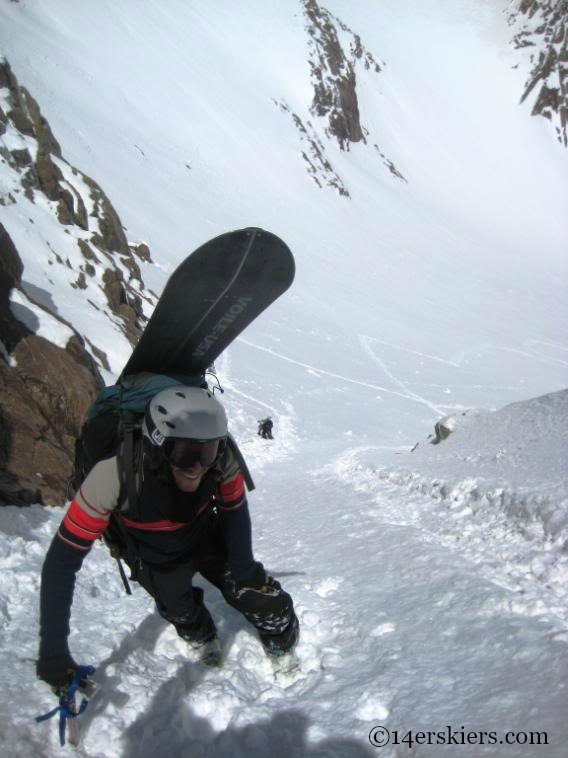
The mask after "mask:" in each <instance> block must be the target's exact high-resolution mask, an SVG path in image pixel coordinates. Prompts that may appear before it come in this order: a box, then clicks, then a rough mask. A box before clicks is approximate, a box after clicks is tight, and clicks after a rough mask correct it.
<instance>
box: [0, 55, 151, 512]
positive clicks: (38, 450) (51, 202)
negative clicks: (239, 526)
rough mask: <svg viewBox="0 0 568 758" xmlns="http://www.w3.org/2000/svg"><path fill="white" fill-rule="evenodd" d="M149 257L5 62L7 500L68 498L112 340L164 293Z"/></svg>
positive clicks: (0, 175) (2, 398) (3, 495)
mask: <svg viewBox="0 0 568 758" xmlns="http://www.w3.org/2000/svg"><path fill="white" fill-rule="evenodd" d="M149 260H150V252H149V250H148V248H147V247H146V246H144V245H140V244H139V245H133V246H130V245H129V244H128V241H127V239H126V236H125V233H124V230H123V228H122V225H121V223H120V220H119V218H118V215H117V213H116V212H115V210H114V209H113V207H112V205H111V203H110V201H109V200H108V198H107V197H106V196H105V194H104V193H103V191H102V190H101V188H100V187H99V186H98V185H97V184H96V182H94V181H93V180H92V179H90V178H89V177H88V176H85V175H84V174H83V173H82V172H80V171H79V170H78V169H76V168H74V167H72V166H70V165H69V163H67V161H65V159H64V158H63V156H62V153H61V149H60V146H59V144H58V142H57V140H56V139H55V137H54V135H53V133H52V131H51V129H50V127H49V124H48V123H47V121H46V119H45V118H44V117H43V116H42V113H41V111H40V109H39V107H38V105H37V103H36V101H35V100H34V99H33V97H32V96H31V94H30V93H29V92H28V91H27V90H26V89H25V88H24V87H20V86H19V84H18V82H17V80H16V78H15V76H14V75H13V73H12V71H11V70H10V66H9V65H8V63H7V62H6V61H0V503H22V504H25V503H31V502H42V503H48V504H57V503H61V502H63V501H64V499H65V489H66V482H67V479H68V477H69V475H70V473H71V467H72V461H73V455H74V440H75V437H76V436H77V435H78V433H79V430H80V426H81V423H82V420H83V418H84V415H85V412H86V410H87V408H88V406H89V404H90V403H91V401H92V399H93V398H94V396H95V394H96V393H97V391H98V389H99V388H100V387H101V386H102V385H103V384H104V382H103V380H102V377H101V373H100V371H105V370H106V371H111V370H112V369H113V367H112V366H111V363H110V360H109V358H108V356H107V351H108V350H109V349H110V348H112V349H116V350H117V351H120V352H121V353H124V357H127V356H128V353H129V351H130V348H129V345H131V344H132V343H134V342H135V341H136V340H137V338H138V335H139V334H140V331H141V328H142V327H143V324H144V322H145V320H146V318H147V317H146V314H145V312H144V310H145V309H146V310H147V311H150V310H151V308H152V306H153V305H154V304H155V300H156V298H155V296H154V295H153V294H152V293H148V292H147V291H146V290H145V288H144V284H143V281H142V276H141V271H140V265H141V264H142V262H148V261H149ZM71 316H73V318H71ZM75 316H76V318H75ZM71 320H73V324H71ZM78 324H82V327H78V326H77V325H78ZM107 327H108V328H107ZM105 328H106V332H105V331H104V330H105ZM108 335H110V338H109V336H108ZM109 343H112V344H109Z"/></svg>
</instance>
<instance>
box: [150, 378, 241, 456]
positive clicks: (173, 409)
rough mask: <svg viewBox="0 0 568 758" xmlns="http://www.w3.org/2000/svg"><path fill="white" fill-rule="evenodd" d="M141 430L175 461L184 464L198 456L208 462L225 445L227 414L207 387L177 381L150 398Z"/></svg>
mask: <svg viewBox="0 0 568 758" xmlns="http://www.w3.org/2000/svg"><path fill="white" fill-rule="evenodd" d="M142 430H143V433H144V436H145V438H146V439H147V440H149V442H150V444H151V445H152V446H153V447H155V448H160V449H161V450H162V451H163V454H164V456H165V457H166V458H167V459H168V460H170V462H171V463H173V464H174V465H178V466H179V467H180V468H183V467H184V466H189V465H192V463H193V462H194V461H196V460H199V461H200V462H201V463H202V465H204V466H211V465H213V463H214V462H215V460H216V459H217V457H218V454H219V452H220V451H221V449H222V448H223V447H224V442H225V440H226V437H227V433H228V430H227V414H226V413H225V409H224V408H223V406H222V405H221V403H220V402H219V401H218V400H217V399H216V398H215V397H214V396H213V394H212V393H211V392H210V391H209V390H208V389H203V388H201V387H186V386H185V385H177V386H175V387H170V388H168V389H165V390H162V391H161V392H158V394H157V395H155V396H154V397H153V398H152V399H151V400H150V402H149V403H148V405H147V406H146V413H145V415H144V423H143V425H142ZM220 443H223V444H220Z"/></svg>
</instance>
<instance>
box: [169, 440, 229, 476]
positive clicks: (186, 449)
mask: <svg viewBox="0 0 568 758" xmlns="http://www.w3.org/2000/svg"><path fill="white" fill-rule="evenodd" d="M219 452H220V450H219V440H211V441H209V442H196V441H195V440H183V439H174V440H166V442H165V445H164V455H165V457H166V459H167V460H168V461H169V462H170V463H171V464H172V466H175V467H176V468H181V469H189V468H193V466H195V464H196V463H199V464H200V465H201V467H202V468H211V466H212V465H213V464H214V463H215V461H216V460H217V458H218V457H219Z"/></svg>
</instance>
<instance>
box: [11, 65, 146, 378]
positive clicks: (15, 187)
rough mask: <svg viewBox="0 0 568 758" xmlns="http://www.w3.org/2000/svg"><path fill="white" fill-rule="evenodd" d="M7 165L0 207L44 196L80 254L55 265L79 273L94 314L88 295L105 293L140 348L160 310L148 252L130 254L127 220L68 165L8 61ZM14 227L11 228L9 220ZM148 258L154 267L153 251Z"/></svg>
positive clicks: (56, 256) (56, 258) (113, 314)
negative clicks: (151, 315) (147, 271)
mask: <svg viewBox="0 0 568 758" xmlns="http://www.w3.org/2000/svg"><path fill="white" fill-rule="evenodd" d="M0 163H3V164H5V165H6V164H7V166H8V167H9V168H10V169H11V172H10V182H9V184H8V186H7V187H6V189H5V190H4V188H2V190H3V191H2V192H1V194H0V206H8V205H11V204H14V203H16V202H17V198H18V195H22V194H23V195H24V196H25V198H26V199H27V200H28V201H30V202H31V203H34V204H35V202H36V200H37V196H38V195H40V194H41V195H43V196H44V198H46V199H47V200H48V201H49V203H50V206H51V207H52V209H53V212H54V214H55V215H56V217H57V219H58V221H59V223H60V224H62V225H63V226H65V227H66V229H67V232H68V233H69V234H70V235H71V236H72V237H74V239H75V243H76V248H75V250H76V254H75V255H74V256H73V257H71V256H69V255H68V254H63V253H59V252H58V251H57V249H52V250H51V255H50V258H49V260H48V261H47V263H48V265H53V266H64V267H66V268H67V269H71V270H72V271H74V272H75V273H76V279H75V282H74V284H71V286H72V287H75V288H79V289H84V290H86V298H85V300H86V304H87V306H89V305H90V306H91V307H94V308H98V310H99V311H100V310H102V309H101V306H100V305H96V304H95V298H93V297H89V296H88V295H89V292H88V290H90V288H93V289H94V290H95V291H98V290H100V291H102V292H103V293H104V295H105V299H106V303H105V305H106V306H108V308H106V307H105V308H104V310H105V312H107V314H108V317H109V318H110V319H115V323H117V324H118V325H119V327H120V328H121V330H122V331H123V333H124V334H125V336H126V337H127V339H128V340H129V341H130V343H131V344H134V343H135V342H136V340H137V338H138V336H139V335H140V332H141V329H142V327H143V325H144V323H145V321H146V320H147V318H146V315H145V313H144V305H146V306H147V308H148V310H151V308H152V307H153V305H155V297H153V296H152V295H151V294H149V293H147V292H146V291H145V288H144V283H143V281H142V277H141V271H140V266H139V264H138V262H137V260H136V256H137V255H138V250H139V249H140V248H139V247H138V246H137V247H133V248H132V249H131V247H130V246H129V244H128V241H127V239H126V236H125V233H124V230H123V227H122V224H121V223H120V219H119V218H118V215H117V213H116V211H115V210H114V208H113V207H112V204H111V203H110V201H109V200H108V198H107V197H106V195H105V193H104V192H103V191H102V189H101V188H100V187H99V186H98V184H97V183H96V182H94V181H93V180H92V179H91V178H89V177H88V176H86V175H85V174H83V173H82V172H81V171H79V170H77V169H76V168H74V167H72V166H70V165H69V163H67V161H65V159H64V158H63V157H62V154H61V148H60V146H59V144H58V142H57V140H56V139H55V137H54V136H53V134H52V131H51V129H50V127H49V124H48V123H47V121H46V120H45V118H44V117H43V116H42V114H41V112H40V109H39V106H38V105H37V103H36V101H35V100H34V99H33V97H32V96H31V95H30V93H29V92H28V91H27V90H26V89H25V88H24V87H21V86H20V85H19V84H18V82H17V80H16V78H15V76H14V74H13V73H12V71H11V69H10V66H9V64H8V63H7V62H6V61H3V60H0ZM6 223H7V224H8V225H9V223H10V218H9V217H7V219H6ZM20 223H21V221H20ZM8 228H10V227H9V226H8ZM144 253H145V254H144ZM140 258H141V259H142V260H149V251H148V250H147V248H145V250H144V249H143V253H142V256H140ZM24 286H25V285H24ZM97 299H98V298H97ZM91 337H92V335H91ZM104 352H105V350H104V347H103V346H99V347H98V348H97V351H94V350H93V354H94V355H95V357H96V359H97V361H99V362H100V364H101V367H103V368H107V366H108V362H106V361H105V359H102V356H103V355H104ZM105 364H107V365H105Z"/></svg>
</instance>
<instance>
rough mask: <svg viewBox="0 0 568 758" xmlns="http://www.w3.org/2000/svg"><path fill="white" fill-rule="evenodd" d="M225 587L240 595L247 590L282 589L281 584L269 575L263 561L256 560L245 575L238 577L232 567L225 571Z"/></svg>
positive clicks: (267, 590)
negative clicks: (232, 571) (233, 572)
mask: <svg viewBox="0 0 568 758" xmlns="http://www.w3.org/2000/svg"><path fill="white" fill-rule="evenodd" d="M225 587H226V588H227V589H228V590H229V592H230V594H232V595H238V594H239V593H240V592H244V591H245V590H255V591H256V592H265V593H268V592H277V591H279V590H280V589H281V587H280V584H279V583H278V582H277V581H276V579H273V578H272V577H271V576H269V575H268V574H267V573H266V571H265V569H264V566H263V565H262V563H260V562H259V561H255V562H254V564H253V565H252V567H251V568H250V569H249V571H247V572H246V573H245V574H244V575H242V576H239V578H238V579H236V578H235V577H234V576H233V574H232V573H231V571H230V569H226V571H225Z"/></svg>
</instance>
